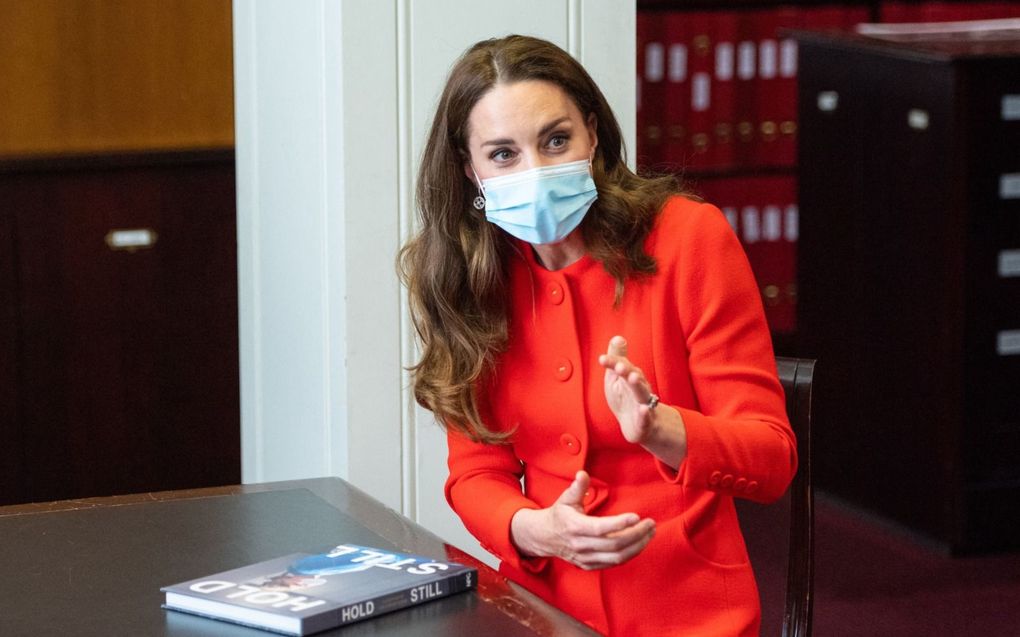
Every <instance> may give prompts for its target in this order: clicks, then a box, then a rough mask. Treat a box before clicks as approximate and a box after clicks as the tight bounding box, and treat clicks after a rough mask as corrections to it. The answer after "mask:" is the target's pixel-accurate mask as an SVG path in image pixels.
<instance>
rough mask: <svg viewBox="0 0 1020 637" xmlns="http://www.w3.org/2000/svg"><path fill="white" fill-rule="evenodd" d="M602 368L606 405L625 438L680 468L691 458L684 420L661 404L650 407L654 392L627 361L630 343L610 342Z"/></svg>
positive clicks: (635, 368)
mask: <svg viewBox="0 0 1020 637" xmlns="http://www.w3.org/2000/svg"><path fill="white" fill-rule="evenodd" d="M599 365H602V366H603V367H604V368H605V369H606V375H605V390H606V402H608V403H609V409H610V410H611V411H612V412H613V415H614V416H616V420H617V421H619V423H620V432H621V433H623V437H624V438H625V439H626V440H627V442H632V443H634V444H638V445H641V446H642V447H644V448H645V449H647V450H648V451H649V452H650V453H652V454H653V455H655V456H656V457H657V458H659V459H660V460H662V461H663V462H664V463H666V464H667V465H669V466H671V467H673V468H674V469H676V468H678V467H679V466H680V463H681V462H682V461H683V459H684V456H686V455H687V429H686V427H684V421H683V417H682V416H681V415H680V412H679V411H677V410H676V409H674V408H672V407H670V406H669V405H663V404H661V403H660V404H659V405H658V406H656V407H655V408H654V409H653V408H651V407H649V406H648V403H649V400H651V397H652V388H651V386H650V385H649V383H648V379H647V378H645V374H644V372H642V371H641V369H640V368H638V367H637V366H635V365H634V364H633V363H631V362H630V360H629V359H628V358H627V341H626V339H624V338H623V337H622V336H614V337H613V338H611V339H609V349H608V350H607V351H606V353H605V354H602V355H601V356H599Z"/></svg>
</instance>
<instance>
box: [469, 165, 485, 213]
mask: <svg viewBox="0 0 1020 637" xmlns="http://www.w3.org/2000/svg"><path fill="white" fill-rule="evenodd" d="M471 174H472V175H474V176H475V186H477V187H478V196H477V197H475V198H474V201H472V202H471V205H472V206H474V207H475V210H485V190H483V189H482V180H481V179H479V178H478V173H476V172H475V167H474V166H471Z"/></svg>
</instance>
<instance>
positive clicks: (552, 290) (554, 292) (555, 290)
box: [545, 283, 563, 305]
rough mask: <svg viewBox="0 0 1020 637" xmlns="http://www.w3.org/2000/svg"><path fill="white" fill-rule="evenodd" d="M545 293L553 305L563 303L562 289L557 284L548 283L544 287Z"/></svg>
mask: <svg viewBox="0 0 1020 637" xmlns="http://www.w3.org/2000/svg"><path fill="white" fill-rule="evenodd" d="M545 293H546V295H547V296H548V297H549V301H550V302H551V303H552V304H553V305H559V304H560V303H562V302H563V287H562V286H561V285H560V284H559V283H550V284H549V285H548V286H546V288H545Z"/></svg>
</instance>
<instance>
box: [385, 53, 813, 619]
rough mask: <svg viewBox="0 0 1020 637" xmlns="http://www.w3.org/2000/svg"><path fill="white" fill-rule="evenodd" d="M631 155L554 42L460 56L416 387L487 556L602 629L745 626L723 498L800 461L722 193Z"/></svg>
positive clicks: (435, 158)
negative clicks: (701, 192) (439, 427)
mask: <svg viewBox="0 0 1020 637" xmlns="http://www.w3.org/2000/svg"><path fill="white" fill-rule="evenodd" d="M622 154H623V149H622V139H621V134H620V130H619V126H618V125H617V123H616V119H615V118H614V116H613V113H612V111H611V110H610V108H609V106H608V104H607V103H606V101H605V98H604V97H603V96H602V93H601V92H600V91H599V89H598V87H597V86H596V85H595V84H594V82H593V81H592V80H591V78H590V77H589V76H588V74H587V73H586V72H585V71H584V69H583V68H582V67H581V66H580V65H579V64H578V63H577V62H576V61H574V60H573V58H571V57H570V56H569V55H568V54H566V53H565V52H564V51H562V50H561V49H559V48H558V47H556V46H554V45H552V44H550V43H548V42H545V41H542V40H537V39H534V38H528V37H521V36H510V37H507V38H503V39H499V40H487V41H483V42H479V43H478V44H476V45H475V46H473V47H472V48H470V49H469V50H468V51H467V52H466V53H465V54H464V55H463V57H461V59H460V60H459V61H458V62H457V63H456V64H455V66H454V68H453V70H452V71H451V73H450V77H449V79H448V82H447V84H446V87H445V90H444V91H443V94H442V96H441V98H440V101H439V105H438V108H437V112H436V116H435V119H434V121H433V125H432V129H431V132H430V134H429V137H428V140H427V143H426V147H425V151H424V154H423V157H422V165H421V170H420V173H419V176H418V184H417V197H418V211H419V215H420V221H421V230H420V232H419V234H418V235H417V236H415V237H414V238H413V239H412V240H411V241H410V242H409V243H408V244H407V245H406V246H405V247H404V249H403V251H402V254H401V265H402V274H403V276H404V281H405V283H406V284H407V286H408V288H409V291H410V298H411V307H412V312H413V317H414V321H415V326H416V328H417V330H418V335H419V338H420V340H421V346H422V358H421V361H420V362H419V363H418V364H417V365H416V366H415V367H414V369H413V372H414V390H415V396H416V398H417V400H418V401H419V403H421V404H422V405H423V406H425V407H427V408H429V409H431V410H432V411H433V412H435V414H436V416H437V418H438V420H439V421H440V422H441V423H443V424H444V425H445V427H446V429H447V434H448V441H449V469H450V475H449V479H448V480H447V484H446V496H447V500H448V501H449V503H450V506H452V507H453V509H454V510H455V511H456V512H457V513H458V515H460V517H461V518H462V520H463V521H464V524H465V525H466V526H467V528H468V529H469V530H470V531H471V532H472V533H473V534H474V535H475V536H476V537H477V538H478V539H479V541H480V542H481V543H482V545H483V546H484V547H486V549H487V550H489V551H491V552H492V553H493V554H495V555H496V556H497V557H498V558H499V559H500V560H501V561H502V562H501V565H500V570H501V572H503V573H505V574H506V575H507V576H509V577H510V578H511V579H513V580H515V581H517V582H519V583H520V584H522V585H523V586H525V587H527V588H529V589H530V590H532V591H534V592H535V593H537V594H538V595H540V596H542V597H543V598H545V599H546V600H548V601H549V602H551V603H552V604H554V605H556V606H558V607H559V608H561V609H563V610H564V611H566V612H568V613H570V614H572V615H574V616H575V617H577V618H578V619H580V620H581V621H584V622H585V623H587V624H588V625H590V626H592V627H593V628H595V629H596V630H598V631H600V632H603V633H610V634H616V635H628V636H629V635H642V634H647V635H666V634H684V635H729V636H732V635H756V634H757V632H758V624H759V618H760V609H759V602H758V593H757V589H756V586H755V583H754V576H753V574H752V571H751V567H750V564H749V563H748V560H747V552H746V549H745V547H744V543H743V538H742V536H741V534H740V529H739V526H738V524H737V518H736V513H735V510H734V505H733V497H735V496H738V497H747V498H750V499H752V500H756V501H762V502H766V501H771V500H774V499H776V498H778V497H779V496H780V495H782V493H783V492H784V491H785V489H786V487H787V485H788V483H789V481H790V479H791V478H792V476H793V473H794V471H795V470H796V463H797V458H796V445H795V442H794V438H793V434H792V432H791V430H790V427H789V423H788V422H787V419H786V415H785V409H784V403H783V395H782V388H781V386H780V384H779V381H778V379H777V377H776V366H775V359H774V357H773V353H772V348H771V341H770V338H769V333H768V330H767V327H766V324H765V319H764V314H763V310H762V306H761V302H760V299H759V297H758V293H757V288H756V286H755V283H754V280H753V278H752V275H751V272H750V268H749V266H748V263H747V259H746V257H745V256H744V254H743V252H742V251H741V248H740V245H739V243H738V241H737V239H736V238H735V236H734V235H733V233H732V231H731V230H730V228H729V226H728V225H727V223H726V221H725V219H724V217H723V216H722V214H721V213H720V212H719V211H718V209H716V208H714V207H712V206H710V205H707V204H703V203H699V202H697V201H695V200H694V199H691V198H689V197H685V196H683V195H682V193H680V192H678V188H677V187H676V184H675V181H674V180H673V179H670V178H657V179H647V178H642V177H639V176H637V175H635V174H633V173H632V172H631V171H630V170H629V169H628V168H627V167H626V165H625V164H624V161H623V158H622ZM522 479H523V489H522Z"/></svg>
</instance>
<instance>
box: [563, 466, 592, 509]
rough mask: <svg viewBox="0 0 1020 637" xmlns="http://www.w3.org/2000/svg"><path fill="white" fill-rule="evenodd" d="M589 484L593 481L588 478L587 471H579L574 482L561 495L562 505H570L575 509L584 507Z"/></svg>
mask: <svg viewBox="0 0 1020 637" xmlns="http://www.w3.org/2000/svg"><path fill="white" fill-rule="evenodd" d="M589 484H591V479H590V478H589V477H588V473H587V472H586V471H578V472H577V474H576V475H575V476H574V481H573V482H571V483H570V486H569V487H567V490H566V491H564V492H563V493H562V494H561V495H560V497H559V502H560V504H569V505H570V506H573V507H581V506H583V504H584V494H585V492H586V491H587V490H588V485H589Z"/></svg>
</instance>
